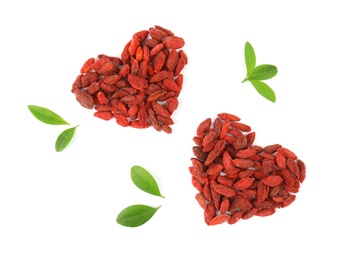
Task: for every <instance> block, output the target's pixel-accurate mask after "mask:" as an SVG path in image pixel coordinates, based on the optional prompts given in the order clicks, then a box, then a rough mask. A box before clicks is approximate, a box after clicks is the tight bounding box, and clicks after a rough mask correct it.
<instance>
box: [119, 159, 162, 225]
mask: <svg viewBox="0 0 358 260" xmlns="http://www.w3.org/2000/svg"><path fill="white" fill-rule="evenodd" d="M131 179H132V181H133V183H134V184H135V185H136V186H137V187H138V188H139V189H140V190H142V191H144V192H147V193H149V194H152V195H154V196H158V197H161V198H165V197H164V196H163V195H162V194H161V193H160V191H159V187H158V184H157V182H156V181H155V179H154V177H153V176H152V175H151V174H150V173H149V172H148V171H147V170H146V169H144V168H143V167H141V166H137V165H135V166H133V167H132V168H131ZM160 207H161V206H159V207H156V208H153V207H150V206H147V205H142V204H136V205H131V206H129V207H126V208H125V209H123V210H122V211H121V212H120V213H119V214H118V216H117V223H118V224H120V225H122V226H126V227H138V226H141V225H143V224H144V223H146V222H147V221H148V220H149V219H151V218H152V217H153V215H154V214H155V212H157V210H158V209H159V208H160Z"/></svg>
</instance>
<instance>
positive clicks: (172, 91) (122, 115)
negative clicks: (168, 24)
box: [71, 25, 188, 134]
mask: <svg viewBox="0 0 358 260" xmlns="http://www.w3.org/2000/svg"><path fill="white" fill-rule="evenodd" d="M184 45H185V41H184V39H183V38H181V37H178V36H175V35H174V33H173V32H171V31H170V30H168V29H166V28H164V27H161V26H158V25H155V26H154V27H150V28H149V29H148V30H142V31H138V32H136V33H134V34H133V36H132V38H131V40H130V41H129V42H128V43H127V44H126V45H125V47H124V49H123V51H122V53H121V57H120V58H119V57H112V56H107V55H104V54H100V55H98V56H97V58H96V59H95V58H89V59H88V60H87V61H86V62H85V63H84V64H83V66H82V68H81V70H80V74H79V75H78V76H77V78H76V80H75V81H74V83H73V84H72V89H71V91H72V92H73V93H74V94H75V96H76V100H77V101H78V102H79V103H80V104H81V105H82V106H83V107H85V108H87V109H93V108H94V109H95V110H96V112H95V113H94V116H96V117H98V118H100V119H103V120H107V121H108V120H111V119H112V118H115V120H116V122H117V123H118V124H119V125H121V126H123V127H126V126H130V127H134V128H148V127H150V126H153V127H154V129H156V130H157V131H164V132H166V133H168V134H169V133H172V129H171V127H170V126H171V125H173V124H174V121H173V120H172V118H171V116H172V114H173V113H174V111H175V110H176V109H177V108H178V105H179V101H178V97H179V94H180V92H181V90H182V87H183V79H184V76H183V74H182V73H181V72H182V70H183V69H184V67H185V65H186V64H187V63H188V58H187V56H186V54H185V52H184V51H183V50H182V49H181V48H182V47H183V46H184Z"/></svg>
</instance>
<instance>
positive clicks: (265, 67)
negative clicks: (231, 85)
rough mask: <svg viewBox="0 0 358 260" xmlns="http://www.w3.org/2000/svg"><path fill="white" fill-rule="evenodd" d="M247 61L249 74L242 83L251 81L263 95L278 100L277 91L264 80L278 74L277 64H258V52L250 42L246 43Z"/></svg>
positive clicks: (271, 99)
mask: <svg viewBox="0 0 358 260" xmlns="http://www.w3.org/2000/svg"><path fill="white" fill-rule="evenodd" d="M245 63H246V70H247V74H246V77H245V79H244V80H243V81H242V83H244V82H245V81H250V82H251V84H252V85H253V86H254V88H255V89H256V91H257V92H258V93H259V94H260V95H261V96H263V97H265V98H266V99H268V100H270V101H272V102H276V95H275V92H274V91H273V90H272V89H271V88H270V87H269V86H268V85H267V84H266V83H265V82H262V80H267V79H271V78H273V77H274V76H275V75H276V74H277V68H276V66H274V65H271V64H262V65H258V66H256V54H255V51H254V48H253V47H252V45H251V44H250V43H249V42H246V44H245Z"/></svg>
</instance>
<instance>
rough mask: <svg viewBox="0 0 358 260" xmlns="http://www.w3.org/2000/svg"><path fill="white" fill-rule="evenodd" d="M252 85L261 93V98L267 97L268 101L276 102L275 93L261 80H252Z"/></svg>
mask: <svg viewBox="0 0 358 260" xmlns="http://www.w3.org/2000/svg"><path fill="white" fill-rule="evenodd" d="M250 82H251V83H252V85H253V86H254V87H255V89H256V90H257V92H259V93H260V95H261V96H263V97H265V98H266V99H268V100H270V101H272V102H274V103H275V102H276V95H275V92H273V90H272V89H271V88H270V87H269V86H268V85H267V84H266V83H264V82H262V81H259V80H250Z"/></svg>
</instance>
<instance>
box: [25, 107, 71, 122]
mask: <svg viewBox="0 0 358 260" xmlns="http://www.w3.org/2000/svg"><path fill="white" fill-rule="evenodd" d="M28 108H29V110H30V112H31V113H32V114H33V116H34V117H36V118H37V119H38V120H40V121H41V122H43V123H45V124H49V125H69V123H67V122H66V121H65V120H64V119H63V118H62V117H60V116H59V115H57V114H56V113H54V112H52V111H51V110H49V109H47V108H45V107H39V106H35V105H28Z"/></svg>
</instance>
